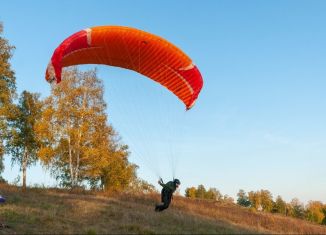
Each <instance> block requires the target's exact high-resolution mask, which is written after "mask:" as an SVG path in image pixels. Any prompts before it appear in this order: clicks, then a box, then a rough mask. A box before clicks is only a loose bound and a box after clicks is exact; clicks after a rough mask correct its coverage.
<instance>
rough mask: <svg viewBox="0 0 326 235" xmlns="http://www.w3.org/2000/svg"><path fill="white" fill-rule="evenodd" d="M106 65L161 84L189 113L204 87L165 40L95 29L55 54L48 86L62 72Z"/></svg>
mask: <svg viewBox="0 0 326 235" xmlns="http://www.w3.org/2000/svg"><path fill="white" fill-rule="evenodd" d="M79 64H105V65H111V66H117V67H122V68H125V69H130V70H133V71H136V72H138V73H140V74H143V75H144V76H146V77H148V78H150V79H152V80H154V81H156V82H158V83H160V84H161V85H162V86H164V87H166V88H167V89H168V90H170V91H171V92H172V93H173V94H175V95H176V96H177V97H178V98H179V99H180V100H181V101H182V102H183V103H184V104H185V106H186V109H187V110H188V109H190V108H191V107H192V106H193V105H194V103H195V101H196V99H197V98H198V95H199V93H200V90H201V88H202V86H203V80H202V76H201V74H200V72H199V70H198V68H197V67H196V65H195V64H194V63H193V62H192V60H191V59H190V58H189V57H188V56H187V55H186V54H185V53H184V52H183V51H181V50H180V49H179V48H177V47H176V46H175V45H173V44H172V43H170V42H168V41H167V40H165V39H163V38H161V37H159V36H156V35H153V34H150V33H147V32H144V31H142V30H138V29H134V28H130V27H124V26H98V27H92V28H88V29H85V30H81V31H79V32H77V33H75V34H73V35H71V36H70V37H68V38H67V39H65V40H64V41H63V42H62V43H61V44H60V45H59V46H58V47H57V48H56V50H55V51H54V53H53V56H52V58H51V60H50V62H49V64H48V67H47V70H46V80H47V81H48V82H50V83H52V82H54V81H55V82H56V83H60V81H61V72H62V68H63V67H66V66H72V65H79Z"/></svg>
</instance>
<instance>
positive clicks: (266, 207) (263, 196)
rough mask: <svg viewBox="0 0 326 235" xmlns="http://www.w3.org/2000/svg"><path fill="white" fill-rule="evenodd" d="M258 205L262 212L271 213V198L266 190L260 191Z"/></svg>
mask: <svg viewBox="0 0 326 235" xmlns="http://www.w3.org/2000/svg"><path fill="white" fill-rule="evenodd" d="M259 194H260V203H261V207H262V209H263V211H266V212H271V211H272V209H273V196H272V194H271V192H269V191H268V190H263V189H262V190H260V193H259Z"/></svg>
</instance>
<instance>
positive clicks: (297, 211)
mask: <svg viewBox="0 0 326 235" xmlns="http://www.w3.org/2000/svg"><path fill="white" fill-rule="evenodd" d="M290 205H291V209H292V210H291V214H290V215H291V216H293V217H296V218H300V219H303V218H304V217H305V214H304V205H303V203H302V202H300V201H299V199H298V198H293V199H292V201H291V202H290Z"/></svg>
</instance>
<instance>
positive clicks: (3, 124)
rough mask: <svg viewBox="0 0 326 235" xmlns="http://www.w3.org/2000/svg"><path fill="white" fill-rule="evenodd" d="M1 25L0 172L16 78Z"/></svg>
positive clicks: (9, 48) (12, 105)
mask: <svg viewBox="0 0 326 235" xmlns="http://www.w3.org/2000/svg"><path fill="white" fill-rule="evenodd" d="M2 33H3V25H2V23H1V22H0V173H1V172H2V171H3V169H4V165H3V160H2V157H3V155H4V153H5V151H6V149H5V144H4V142H5V140H6V139H7V138H8V125H9V123H10V119H11V118H12V114H13V113H14V112H13V109H14V104H13V100H14V98H15V96H16V78H15V73H14V71H13V70H12V69H11V65H10V59H11V57H12V51H13V50H14V47H13V46H11V45H10V44H9V43H8V41H7V40H6V39H5V38H4V37H2Z"/></svg>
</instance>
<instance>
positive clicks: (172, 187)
mask: <svg viewBox="0 0 326 235" xmlns="http://www.w3.org/2000/svg"><path fill="white" fill-rule="evenodd" d="M160 185H161V186H162V187H163V189H165V190H167V191H170V192H171V193H174V192H175V190H177V186H176V185H175V183H174V182H173V181H169V182H167V183H166V184H164V183H163V181H161V182H160Z"/></svg>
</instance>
